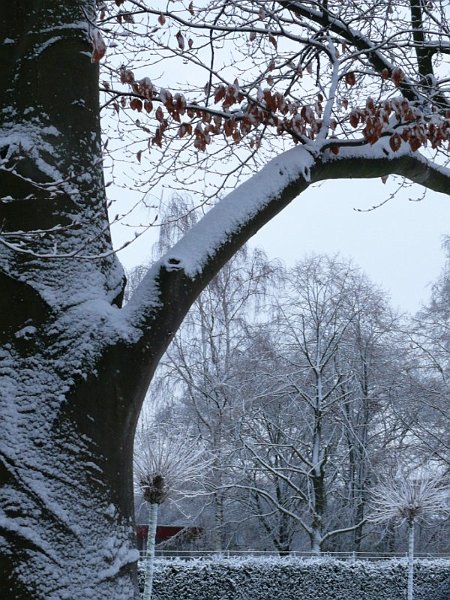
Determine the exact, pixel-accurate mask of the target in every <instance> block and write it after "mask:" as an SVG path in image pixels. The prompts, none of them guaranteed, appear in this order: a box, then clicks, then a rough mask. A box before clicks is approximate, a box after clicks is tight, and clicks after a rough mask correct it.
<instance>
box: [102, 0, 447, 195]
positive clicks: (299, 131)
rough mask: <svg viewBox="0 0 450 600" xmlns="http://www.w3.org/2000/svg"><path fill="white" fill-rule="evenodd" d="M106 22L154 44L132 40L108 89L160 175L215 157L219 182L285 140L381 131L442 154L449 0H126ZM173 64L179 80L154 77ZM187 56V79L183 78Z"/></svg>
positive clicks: (335, 142)
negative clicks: (158, 0)
mask: <svg viewBox="0 0 450 600" xmlns="http://www.w3.org/2000/svg"><path fill="white" fill-rule="evenodd" d="M99 27H100V28H101V29H103V30H104V32H105V35H106V36H108V38H109V39H110V46H111V45H113V46H115V45H117V44H119V45H120V44H121V39H125V40H128V37H129V35H131V33H132V34H133V36H135V39H139V36H141V39H143V38H144V37H145V40H146V41H145V44H146V52H145V53H144V52H142V50H139V47H138V46H137V45H136V46H135V47H130V48H129V49H128V50H127V44H128V42H127V41H126V42H125V53H126V54H125V56H126V58H127V64H125V65H124V64H121V65H118V64H117V65H114V60H113V58H111V59H110V60H109V61H108V63H107V67H108V70H109V80H108V81H105V82H104V84H105V85H104V86H103V88H102V90H103V92H104V93H105V95H106V106H111V107H112V108H113V110H114V112H115V113H116V114H117V115H118V118H119V120H120V119H122V123H123V126H124V130H125V129H126V126H125V120H126V119H127V118H128V119H129V127H130V131H131V129H133V128H134V129H136V127H137V128H138V129H140V131H141V133H143V138H141V145H140V146H139V149H138V150H137V151H136V152H135V156H136V158H137V160H138V161H139V162H141V160H142V159H143V156H144V155H145V156H146V158H148V160H149V161H150V163H151V164H152V165H153V166H156V171H157V172H158V173H161V174H163V173H164V174H167V173H168V172H169V171H171V172H172V171H173V170H174V169H177V170H180V171H181V169H182V165H183V166H185V165H187V166H192V165H193V164H194V163H196V165H197V167H198V166H199V165H200V164H201V165H206V164H208V165H209V166H210V167H211V166H212V167H213V168H214V176H216V175H217V172H220V173H221V175H222V183H223V179H225V180H226V178H227V175H229V174H230V173H231V172H232V171H233V172H234V171H235V170H236V169H237V171H238V172H239V173H242V172H243V171H245V170H247V171H248V169H250V170H251V169H254V168H255V167H257V166H260V164H261V163H260V161H261V160H263V159H264V158H267V156H273V152H274V149H281V148H285V147H286V144H287V145H290V144H292V143H294V144H302V145H304V146H306V147H314V150H315V152H316V154H317V153H320V152H323V151H324V150H325V149H331V151H332V152H333V153H334V154H338V153H339V151H340V148H341V147H343V146H356V147H361V148H364V147H366V146H371V145H373V144H375V143H376V142H377V141H378V140H379V139H380V138H381V137H387V138H388V139H389V144H390V147H391V149H392V151H394V152H396V151H397V150H398V149H399V148H400V146H401V145H402V144H403V143H405V144H407V145H408V146H409V148H410V150H411V152H412V153H414V152H417V151H419V150H421V151H425V152H426V154H427V155H429V156H431V154H432V153H433V154H436V153H438V154H441V155H443V158H441V159H439V161H440V162H442V160H444V161H445V160H446V156H447V153H448V143H449V140H450V103H449V100H448V97H447V94H448V87H449V86H448V78H447V75H446V71H447V70H448V69H447V67H448V56H449V54H450V32H449V28H448V25H447V22H446V18H445V3H443V2H438V3H434V5H433V6H431V5H430V4H429V3H428V4H425V3H423V2H421V0H404V1H400V2H397V3H395V4H393V3H391V2H387V1H386V2H376V3H375V2H371V1H369V2H363V3H361V4H360V5H358V6H357V7H356V6H355V5H354V3H350V2H344V3H342V2H336V1H324V2H322V1H316V2H312V1H311V2H309V1H308V2H301V1H300V0H279V1H277V2H275V1H274V2H261V1H259V0H253V1H247V2H234V1H232V2H210V3H208V4H207V6H206V7H201V8H200V7H197V6H196V3H195V2H190V3H187V2H186V3H181V2H180V3H177V8H176V9H171V8H170V5H169V7H168V9H167V10H165V11H164V10H163V11H162V10H161V6H160V5H159V4H155V3H153V2H151V1H145V0H142V1H134V0H126V1H125V0H116V2H115V5H113V6H111V5H108V6H106V5H104V6H103V9H102V12H101V14H100V21H99ZM124 36H125V37H124ZM136 36H137V38H136ZM120 49H121V52H122V51H123V47H122V46H120ZM127 52H129V54H127ZM149 54H150V55H151V56H153V57H157V58H151V57H149ZM144 55H145V58H144ZM107 56H108V55H107ZM128 59H129V60H128ZM172 63H174V64H175V65H176V67H175V68H176V69H177V75H176V76H175V78H174V79H173V80H172V81H170V77H169V78H167V77H166V73H165V75H164V79H165V81H164V86H161V85H158V84H156V83H154V80H155V79H156V78H158V76H159V73H160V71H161V69H164V68H166V67H167V72H170V69H171V68H172V67H171V65H172ZM181 64H183V65H185V67H183V68H186V73H187V77H188V78H189V80H190V81H189V83H187V82H184V84H183V83H180V82H179V81H177V79H179V78H180V72H179V71H180V66H181ZM155 76H156V77H155ZM166 81H167V83H166ZM136 124H137V125H136ZM133 140H134V145H135V146H136V145H139V142H138V138H135V137H134V138H133ZM142 140H145V142H144V143H146V144H147V147H148V150H149V153H148V155H147V152H146V148H145V145H143V143H142ZM213 142H214V143H213ZM169 149H170V152H171V156H176V157H177V158H176V159H174V160H173V162H172V161H171V160H170V159H169ZM206 151H207V152H206ZM220 157H222V158H223V157H226V159H227V162H228V164H227V166H226V167H223V166H221V165H219V164H218V159H219V158H220ZM259 157H260V158H259ZM161 159H163V160H162V163H163V166H158V165H157V163H158V162H160V163H161ZM236 165H238V166H236ZM175 177H176V178H179V177H181V175H179V174H177V175H176V176H175ZM187 179H189V175H187ZM191 179H192V177H191ZM217 187H220V185H219V186H217Z"/></svg>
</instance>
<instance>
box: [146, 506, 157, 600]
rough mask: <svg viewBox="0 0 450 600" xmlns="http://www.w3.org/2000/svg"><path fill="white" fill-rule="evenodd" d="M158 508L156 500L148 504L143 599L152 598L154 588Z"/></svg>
mask: <svg viewBox="0 0 450 600" xmlns="http://www.w3.org/2000/svg"><path fill="white" fill-rule="evenodd" d="M158 509H159V505H158V504H156V502H151V503H149V505H148V533H147V552H146V554H145V585H144V596H143V600H150V598H151V597H152V589H153V572H154V570H155V546H156V528H157V526H158Z"/></svg>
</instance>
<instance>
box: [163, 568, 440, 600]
mask: <svg viewBox="0 0 450 600" xmlns="http://www.w3.org/2000/svg"><path fill="white" fill-rule="evenodd" d="M406 581H407V562H406V560H390V561H379V562H368V561H356V562H350V561H338V560H334V559H309V560H302V559H300V558H283V559H275V558H271V559H263V558H254V559H245V560H237V559H214V560H192V561H188V562H186V561H180V560H158V561H157V563H156V567H155V574H154V588H153V596H152V598H153V600H274V599H282V600H404V598H405V593H406ZM415 585H416V600H449V599H450V561H448V560H447V561H445V560H440V561H437V560H434V561H431V560H430V561H428V560H421V561H417V563H416V565H415Z"/></svg>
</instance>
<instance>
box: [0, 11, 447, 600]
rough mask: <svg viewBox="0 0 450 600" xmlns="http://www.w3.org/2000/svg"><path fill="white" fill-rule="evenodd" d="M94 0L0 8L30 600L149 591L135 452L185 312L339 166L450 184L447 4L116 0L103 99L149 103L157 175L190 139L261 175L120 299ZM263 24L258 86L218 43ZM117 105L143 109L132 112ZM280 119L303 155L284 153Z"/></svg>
mask: <svg viewBox="0 0 450 600" xmlns="http://www.w3.org/2000/svg"><path fill="white" fill-rule="evenodd" d="M183 6H184V5H183ZM95 8H96V3H95V2H94V1H93V0H80V1H79V2H77V3H73V2H69V1H68V0H65V1H63V2H54V0H43V1H42V0H26V1H25V0H16V1H15V2H13V3H11V2H3V3H1V7H0V32H1V38H0V39H1V40H2V43H1V45H0V82H1V86H0V90H1V93H0V97H1V110H2V113H1V114H2V121H1V124H0V127H1V138H0V139H1V141H0V190H1V192H0V193H1V200H2V202H1V204H0V221H1V223H2V230H1V235H0V241H1V245H0V285H1V289H2V297H1V306H0V309H1V310H0V341H1V348H0V360H1V364H0V369H1V374H2V385H1V392H0V393H1V398H0V402H1V413H2V415H3V416H4V420H3V435H2V437H1V447H0V452H1V458H2V467H1V468H2V471H1V473H2V475H1V477H2V490H1V506H2V511H3V514H2V519H1V535H2V539H1V547H2V551H3V556H2V572H4V573H5V581H6V586H5V587H6V590H7V592H6V593H7V595H8V596H9V598H14V599H15V600H22V599H26V600H30V599H35V598H46V599H49V600H50V599H56V598H58V597H59V598H60V597H63V596H66V597H70V598H74V599H77V598H80V599H81V598H83V599H84V598H87V597H93V598H98V599H102V598H111V597H115V598H117V599H119V598H120V599H121V598H124V599H127V600H128V599H129V598H131V597H133V595H134V596H136V595H137V588H136V559H137V551H136V550H135V545H134V531H133V529H134V527H133V500H132V482H131V463H132V448H133V436H134V430H135V426H136V422H137V418H138V414H139V411H140V408H141V404H142V401H143V399H144V397H145V393H146V390H147V387H148V384H149V381H150V379H151V377H152V375H153V373H154V370H155V368H156V366H157V364H158V362H159V359H160V358H161V356H162V354H163V353H164V351H165V349H166V348H167V345H168V344H169V342H170V340H171V339H172V338H173V335H174V333H175V331H176V330H177V328H178V326H179V325H180V323H181V322H182V320H183V318H184V316H185V314H186V312H187V310H188V309H189V307H190V305H191V304H192V303H193V302H194V300H195V298H196V297H197V296H198V294H199V293H200V291H201V290H202V289H203V288H204V287H205V285H206V284H207V283H208V282H209V281H210V280H211V279H212V278H213V277H214V276H215V275H216V274H217V273H218V271H219V269H220V268H221V267H222V266H223V265H224V264H225V263H226V262H227V260H228V259H229V258H231V257H232V256H233V254H234V253H235V252H236V251H237V250H238V249H239V248H240V247H241V246H242V245H243V244H244V243H245V242H246V241H247V240H248V239H249V238H250V237H251V236H252V235H253V234H254V233H255V232H256V231H257V230H258V229H259V228H261V227H262V226H263V225H264V224H265V223H267V222H268V221H269V220H270V219H271V218H272V217H274V216H275V215H276V214H277V213H278V212H279V211H281V210H282V209H283V208H284V207H285V206H286V205H287V204H288V203H289V202H290V201H292V200H293V199H294V198H295V197H297V196H298V195H299V194H301V193H302V192H303V191H305V190H306V189H307V188H308V187H309V186H310V185H311V184H313V183H316V182H318V181H323V180H326V179H332V178H343V177H346V178H348V177H350V178H351V177H358V178H370V177H385V176H387V175H390V174H398V175H401V176H405V177H408V178H409V179H410V180H411V181H415V182H417V183H420V184H421V185H423V186H424V187H426V188H428V189H431V190H435V191H442V192H443V193H445V194H448V190H449V186H448V182H449V171H448V169H446V168H445V167H444V166H443V163H444V162H445V160H446V156H447V142H448V136H449V120H448V114H447V111H448V109H449V106H448V99H447V97H446V96H445V93H446V88H445V85H446V83H445V82H446V77H447V75H446V61H447V53H448V37H449V34H448V29H447V23H446V21H445V3H444V2H443V1H442V2H437V3H435V4H434V5H433V6H432V7H431V8H429V7H428V5H427V6H422V5H418V6H416V5H415V4H414V5H413V7H412V8H413V11H412V12H411V5H410V3H409V1H408V2H407V1H406V0H405V1H403V0H401V1H400V2H398V3H396V4H395V6H393V5H392V4H391V3H389V4H386V5H384V4H383V3H382V4H379V3H378V2H369V4H368V6H366V5H361V6H355V5H354V3H353V2H348V3H345V4H344V5H342V2H336V3H334V2H319V3H318V5H317V7H314V8H312V7H311V5H310V4H309V3H303V2H300V1H281V0H280V1H279V2H274V3H273V4H267V3H266V2H259V1H258V0H254V1H248V2H245V3H235V2H229V1H227V2H216V1H214V2H211V3H207V5H206V7H205V8H204V9H202V10H197V11H195V10H194V8H193V7H192V6H189V5H188V6H187V7H186V9H185V10H183V11H182V12H173V13H172V12H170V11H166V12H163V14H161V6H160V5H159V3H158V4H157V5H155V4H154V3H153V2H151V0H149V1H148V2H146V1H145V0H143V2H140V3H139V4H137V3H135V2H133V1H132V0H127V2H122V1H121V0H120V1H118V2H116V3H114V4H113V3H108V4H105V5H104V8H103V11H102V13H101V14H100V15H99V16H100V21H101V29H102V31H103V33H104V34H105V36H106V37H107V38H108V40H107V41H108V43H109V45H110V48H111V46H112V45H113V44H116V49H117V51H118V52H120V51H121V49H124V50H128V49H129V48H132V45H133V44H136V46H135V47H136V49H137V50H138V52H137V54H136V55H135V59H136V62H135V64H133V63H134V61H133V58H132V57H130V60H129V61H128V60H127V63H129V64H128V65H127V66H128V68H126V69H120V68H115V65H114V64H113V63H109V64H108V66H107V68H108V69H109V71H108V72H107V75H105V77H104V78H102V79H104V80H106V84H107V85H103V88H104V90H105V93H106V94H107V95H108V99H107V100H106V101H105V102H106V104H107V105H108V106H110V107H111V109H112V111H115V113H117V109H118V111H119V123H122V122H123V121H121V120H120V119H122V118H124V119H128V118H129V115H130V114H132V115H133V118H132V119H131V120H130V121H128V122H129V123H131V127H132V129H133V130H137V131H138V132H139V133H141V134H143V138H142V142H141V143H142V146H143V147H142V150H144V149H145V147H146V146H147V145H148V142H149V140H150V146H151V150H152V153H151V156H152V157H154V159H155V161H154V163H153V166H152V170H153V172H154V173H155V175H156V177H162V176H164V175H165V173H167V170H168V169H169V168H170V165H171V166H172V167H173V169H176V170H177V172H178V173H179V176H180V177H181V166H182V164H183V162H182V161H181V160H180V156H181V154H180V152H181V151H182V150H183V146H185V148H186V152H185V153H184V156H185V158H186V161H187V162H186V165H187V166H189V161H191V163H190V164H191V165H192V164H193V162H192V161H194V163H195V166H196V171H197V173H198V172H199V169H201V168H204V169H205V171H206V170H207V167H208V165H209V163H210V162H211V161H212V159H211V161H210V160H209V158H208V156H211V155H210V154H209V152H210V148H211V150H212V155H213V153H214V150H213V148H214V147H213V146H212V145H211V146H210V142H211V144H212V142H213V141H214V142H215V141H217V142H218V146H217V149H219V148H221V149H222V150H223V151H224V153H225V155H228V156H232V155H239V156H240V157H241V162H240V166H241V167H242V168H237V169H236V168H235V167H233V166H231V170H233V172H234V173H235V174H236V175H237V176H239V175H241V174H243V173H244V171H245V169H246V167H247V166H248V167H249V170H250V169H251V168H253V167H254V168H255V169H257V171H256V172H255V174H254V175H252V177H250V179H249V180H248V181H246V182H244V183H243V184H242V185H240V186H239V187H237V188H236V189H234V191H233V192H232V193H231V194H229V195H228V196H227V198H226V199H225V198H224V200H223V201H221V202H220V203H218V204H217V206H215V207H214V208H213V209H212V210H211V211H209V212H208V213H207V215H206V216H205V217H204V218H203V219H202V220H201V222H199V223H198V224H197V225H196V226H194V227H193V228H192V229H191V230H189V232H188V233H187V234H186V235H185V236H184V237H183V239H182V240H180V242H179V243H177V244H176V245H175V246H173V247H172V248H171V249H170V250H169V251H168V252H167V253H166V254H165V255H164V256H163V257H162V258H161V259H160V260H158V261H156V262H155V263H154V264H153V266H152V267H151V268H150V269H149V270H148V271H147V274H146V276H145V277H144V279H143V280H142V282H141V284H140V286H139V287H138V289H137V290H136V291H135V293H134V294H133V296H132V297H131V298H130V300H129V302H128V303H127V304H126V306H124V307H122V295H123V283H124V280H123V272H122V269H121V267H120V265H119V263H118V260H117V258H116V256H115V254H114V251H113V248H112V245H111V239H110V232H109V219H108V214H107V208H108V201H107V198H106V192H105V186H104V179H103V170H102V158H103V156H102V142H101V131H100V120H99V113H100V105H99V99H98V86H99V76H98V75H99V71H98V64H97V63H98V61H99V60H100V59H101V57H102V55H103V54H104V51H105V46H104V44H103V43H102V39H101V35H100V29H99V28H98V27H97V25H96V14H95ZM388 8H389V9H390V10H391V9H392V10H393V11H394V12H393V13H388V12H387V10H386V9H388ZM134 9H136V10H134ZM192 13H194V14H192ZM418 15H419V18H417V16H418ZM409 16H411V18H406V17H409ZM180 19H181V20H180ZM133 20H134V21H135V24H133ZM158 20H159V21H158ZM164 22H165V23H166V24H167V27H164V28H163V25H162V24H161V23H164ZM350 22H351V23H352V26H351V27H350V26H349V23H350ZM149 27H150V29H152V28H153V27H158V30H157V31H154V34H155V35H154V34H153V33H151V32H150V30H149ZM160 28H161V29H160ZM181 28H182V29H183V31H181ZM195 32H197V33H198V34H199V35H195ZM116 33H117V34H116ZM124 34H126V35H124ZM160 35H162V36H166V40H165V41H166V42H167V43H165V41H164V39H161V37H160ZM202 35H203V36H204V37H203V38H202ZM250 36H252V38H253V36H255V39H254V40H251V42H252V43H253V42H255V52H252V53H251V56H252V57H254V59H255V60H254V63H253V64H254V65H255V68H256V70H253V69H252V68H249V69H245V73H246V74H247V75H248V79H247V76H245V77H244V78H243V77H241V76H240V74H239V73H236V69H239V70H241V69H242V66H243V63H240V64H239V61H238V60H236V61H233V64H230V65H229V67H228V69H226V70H224V71H222V69H221V71H220V72H221V73H222V72H223V75H220V74H219V71H218V67H219V66H221V65H219V64H217V63H214V62H213V64H212V67H211V60H210V59H211V53H210V51H211V50H212V51H213V54H214V56H217V57H218V56H222V59H221V60H223V61H224V62H227V61H228V59H227V58H226V57H225V54H223V53H221V52H219V47H218V46H220V45H221V44H224V43H225V42H226V44H229V45H230V46H231V47H234V48H235V49H236V52H237V53H238V52H240V49H242V48H243V49H244V50H245V55H246V56H248V54H249V53H248V51H247V47H248V46H247V44H248V42H249V37H250ZM113 38H114V39H113ZM190 39H192V40H193V41H192V44H191V43H190V42H189V40H190ZM195 40H196V41H195ZM392 40H395V44H394V43H392ZM204 42H206V43H207V45H206V46H205V45H204ZM144 48H145V51H146V52H147V53H148V54H146V55H145V57H144V54H143V53H142V50H143V49H144ZM259 48H261V52H260V51H259ZM343 50H344V52H342V51H343ZM205 51H206V52H207V53H209V54H208V56H207V60H206V61H205V60H203V59H204V57H205ZM275 53H276V56H275ZM164 54H169V55H170V57H172V58H173V59H174V60H176V61H179V60H181V62H182V61H183V60H185V59H186V58H189V59H190V58H191V57H192V62H194V63H196V64H197V65H198V66H199V67H200V68H206V72H207V74H208V77H207V80H208V86H207V88H206V92H205V91H203V93H201V92H199V90H198V89H197V90H196V89H193V90H192V94H191V93H188V92H189V90H186V93H187V94H183V95H182V94H181V92H182V90H181V89H180V90H172V91H170V93H169V90H168V87H169V86H166V87H165V88H164V87H163V86H159V85H155V84H153V83H152V82H151V81H149V80H147V79H145V78H144V77H145V73H142V78H141V73H140V72H139V74H138V71H139V65H138V62H139V60H140V59H142V60H143V61H147V62H148V61H149V60H150V61H152V60H153V58H150V59H148V58H147V56H151V57H156V60H159V58H160V57H161V56H163V55H164ZM272 58H273V59H274V61H275V62H274V65H273V67H272V63H271V59H272ZM118 62H119V63H121V62H122V61H120V60H119V61H118ZM228 62H231V61H228ZM135 65H136V66H137V69H135ZM258 65H259V67H258ZM181 70H182V69H179V72H180V71H181ZM308 70H311V71H312V73H311V75H312V76H311V77H309V76H308V77H305V78H303V79H301V78H300V75H302V74H303V71H305V73H308ZM158 71H159V70H158ZM216 72H217V75H216ZM242 72H244V70H242ZM442 73H444V74H443V75H442ZM149 75H152V74H151V73H150V74H149ZM237 75H238V81H237V83H234V80H235V79H236V76H237ZM303 83H304V85H303ZM221 86H222V87H221ZM201 87H204V86H203V85H202V86H201ZM116 88H117V89H116ZM177 93H179V94H180V95H179V96H176V94H177ZM121 98H125V100H124V104H125V105H126V106H128V108H129V109H131V110H130V111H128V109H127V112H123V113H122V109H121V104H120V101H121ZM115 103H117V104H115ZM146 103H147V104H146ZM149 103H153V106H151V104H149ZM147 110H148V111H150V112H148V114H149V115H150V121H149V122H148V123H147V121H146V120H145V119H144V113H147ZM132 111H134V112H132ZM124 115H125V116H124ZM137 117H138V118H137ZM153 119H156V121H155V120H153ZM178 120H179V121H180V122H179V121H178ZM181 121H182V122H181ZM156 122H157V123H158V124H157V125H156ZM335 124H336V126H335ZM190 127H192V131H191V129H190ZM147 130H150V134H149V133H148V131H147ZM269 131H273V132H274V134H276V135H278V133H279V134H280V140H281V141H282V144H283V143H284V142H285V143H286V146H289V145H291V144H292V145H294V146H295V147H293V148H290V149H288V150H286V151H282V150H281V149H280V152H279V153H278V155H277V156H276V157H274V153H275V152H278V149H276V146H275V145H272V143H271V141H272V140H271V139H270V134H269V133H268V132H269ZM184 132H186V135H184ZM265 132H267V135H266V139H267V145H266V144H263V143H261V144H260V140H262V138H261V136H262V137H264V136H263V134H264V133H265ZM144 134H145V135H144ZM172 134H173V135H172ZM180 136H181V137H180ZM186 136H187V137H186ZM251 136H253V138H254V142H253V147H251ZM169 139H173V143H174V145H173V146H172V145H171V144H168V140H169ZM241 140H243V141H245V142H246V141H248V142H249V146H245V144H242V145H241V146H239V142H240V141H241ZM283 140H284V142H283ZM187 142H189V143H187ZM425 144H427V145H428V146H427V148H425ZM113 145H114V144H113V143H112V146H113ZM207 147H208V149H207ZM258 147H259V148H261V152H259V151H258V152H257V153H253V150H255V148H256V149H258ZM158 148H160V149H161V154H160V153H159V151H158ZM239 148H242V149H244V148H245V151H243V154H242V155H240V154H239V152H240V150H239ZM197 150H199V151H201V152H203V151H206V150H208V153H207V154H198V153H197ZM172 151H175V152H174V153H172ZM178 151H179V152H178ZM336 152H337V153H336ZM169 155H170V158H168V160H162V158H166V157H169ZM139 157H140V158H141V159H142V157H143V155H137V156H136V159H137V160H139ZM199 157H200V160H199ZM269 157H270V158H272V160H271V162H268V163H267V164H266V165H265V166H264V167H263V166H262V164H263V163H264V164H265V163H266V162H267V160H266V159H268V158H269ZM145 158H146V156H144V159H145ZM222 158H223V156H222ZM220 164H222V165H225V164H226V163H225V162H224V161H222V162H221V163H216V169H215V170H213V167H211V170H210V173H211V178H213V179H216V178H217V179H216V180H217V181H218V182H219V187H223V186H224V185H225V184H226V182H227V181H228V182H229V183H230V184H231V185H233V187H234V181H233V180H232V178H231V179H230V178H228V180H227V179H226V177H225V179H223V178H221V177H219V175H220V169H218V168H217V166H218V165H220ZM222 174H224V175H225V176H226V175H227V174H228V175H230V169H228V172H223V173H222ZM152 181H153V183H154V182H155V179H153V180H152Z"/></svg>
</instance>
